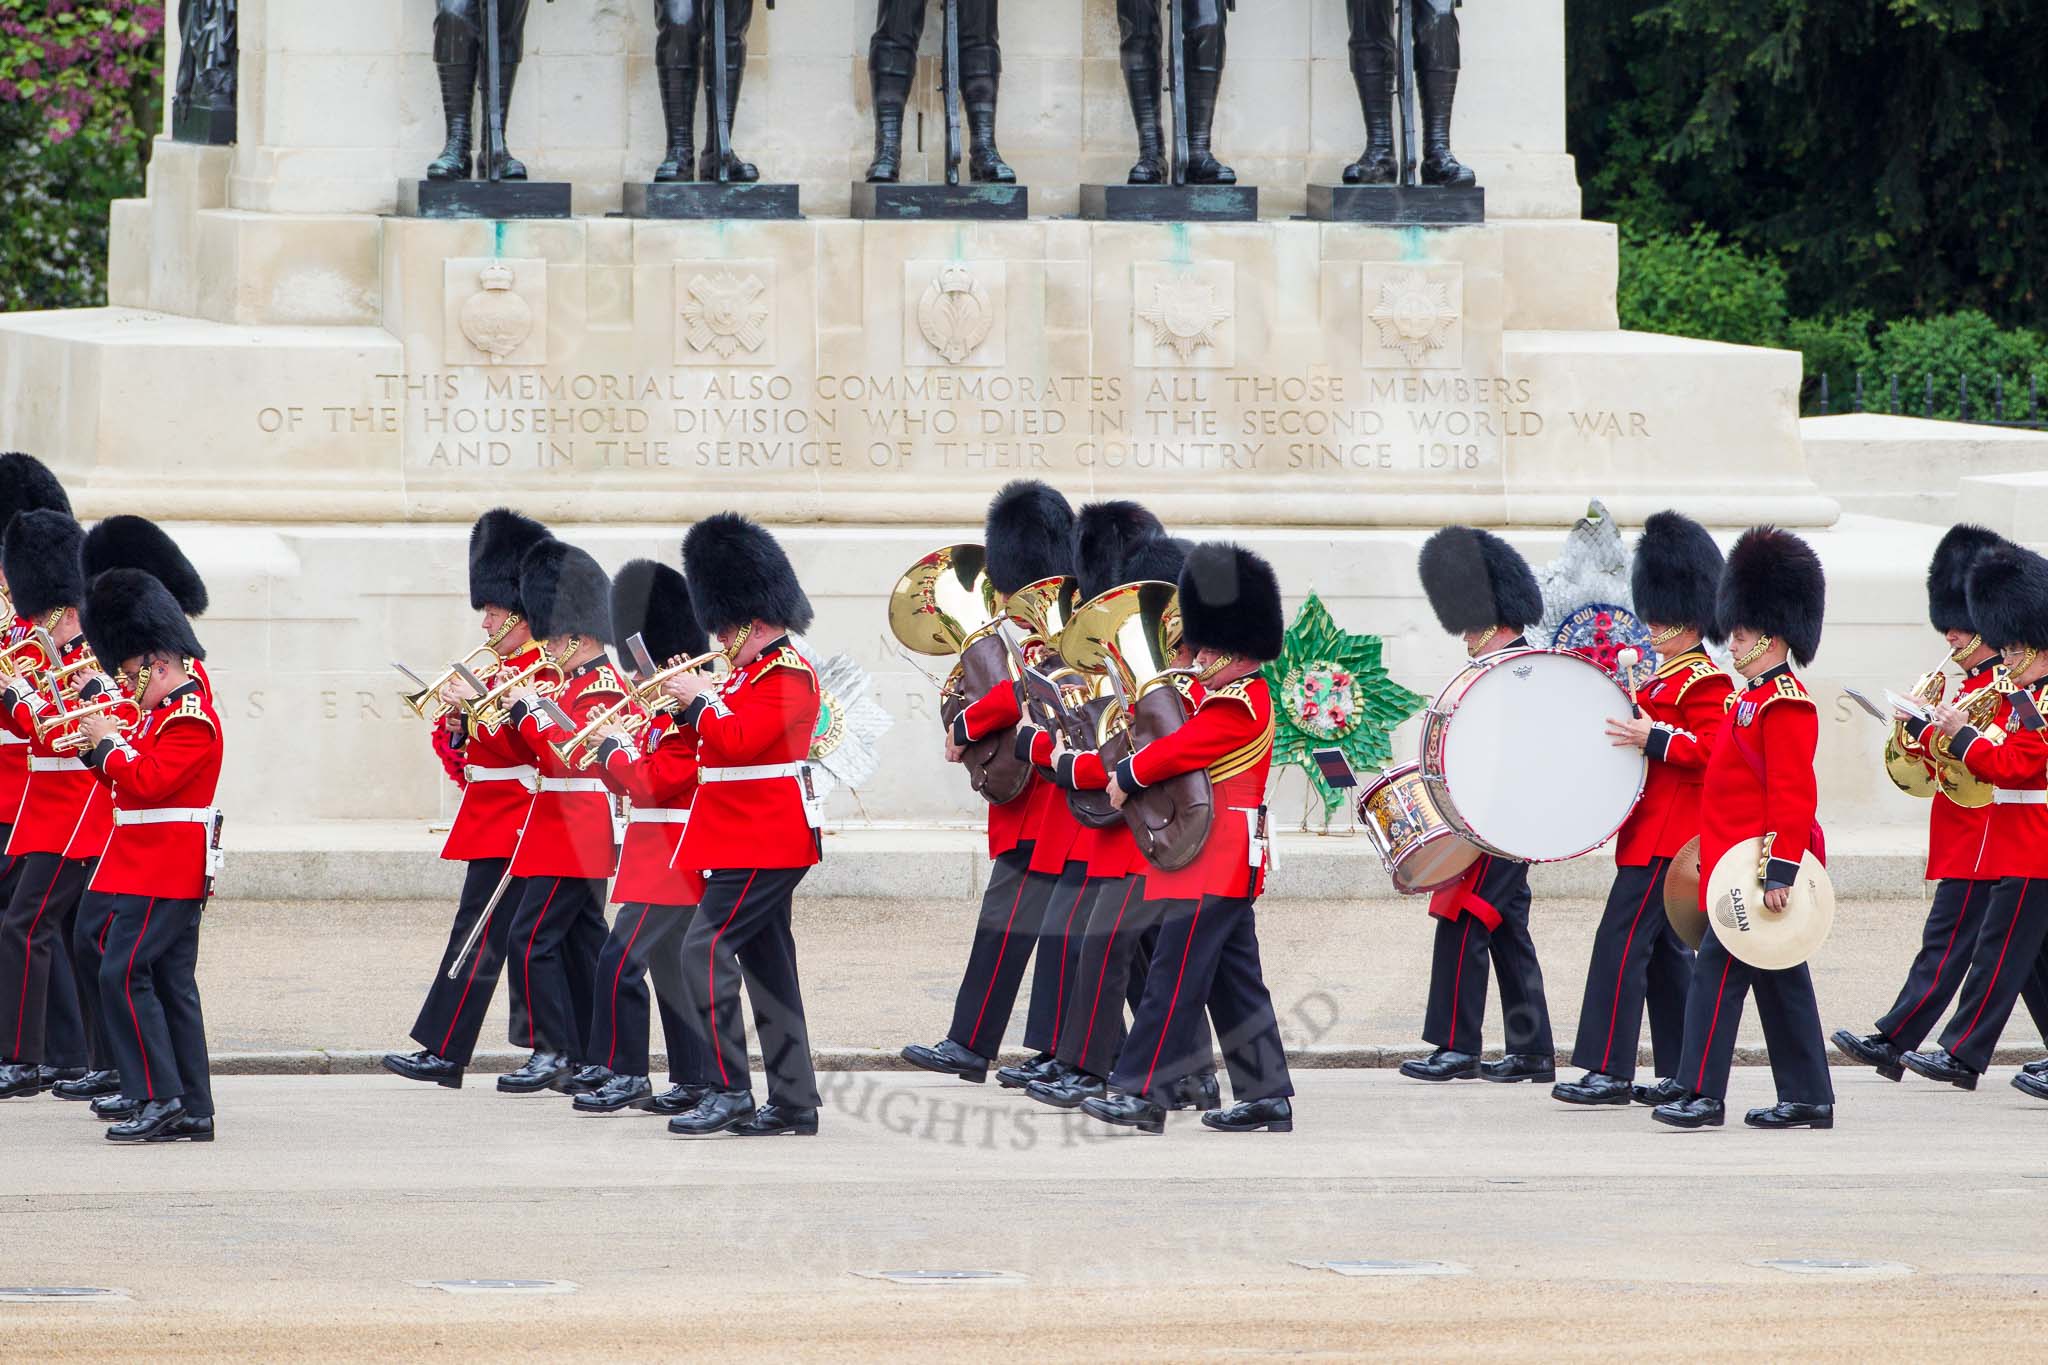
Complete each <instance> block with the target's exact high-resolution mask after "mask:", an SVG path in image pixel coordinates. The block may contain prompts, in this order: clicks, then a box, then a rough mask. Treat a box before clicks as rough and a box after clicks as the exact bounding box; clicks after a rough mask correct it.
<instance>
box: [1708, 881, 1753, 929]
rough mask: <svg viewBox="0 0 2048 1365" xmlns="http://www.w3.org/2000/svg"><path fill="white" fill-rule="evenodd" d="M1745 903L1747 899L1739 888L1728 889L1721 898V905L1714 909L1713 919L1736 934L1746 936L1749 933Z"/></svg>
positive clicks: (1747, 910) (1747, 909)
mask: <svg viewBox="0 0 2048 1365" xmlns="http://www.w3.org/2000/svg"><path fill="white" fill-rule="evenodd" d="M1747 901H1748V897H1747V896H1745V895H1744V894H1743V890H1742V888H1741V887H1739V886H1738V887H1731V888H1729V891H1728V894H1727V895H1726V896H1725V897H1723V898H1722V900H1721V903H1720V904H1719V905H1717V906H1715V907H1714V918H1715V919H1716V920H1717V921H1719V922H1720V923H1721V924H1722V925H1724V926H1726V927H1728V928H1731V929H1733V930H1735V931H1736V932H1737V933H1741V934H1746V933H1748V932H1750V923H1749V907H1748V905H1747Z"/></svg>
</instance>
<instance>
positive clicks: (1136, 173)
mask: <svg viewBox="0 0 2048 1365" xmlns="http://www.w3.org/2000/svg"><path fill="white" fill-rule="evenodd" d="M1170 178H1171V177H1170V175H1169V173H1168V170H1167V165H1166V158H1165V157H1164V156H1150V155H1140V156H1139V157H1138V159H1137V161H1136V162H1135V163H1133V164H1132V166H1131V173H1130V174H1129V175H1128V176H1126V177H1125V178H1124V183H1125V184H1127V185H1164V184H1165V183H1166V182H1167V181H1168V180H1169V179H1170Z"/></svg>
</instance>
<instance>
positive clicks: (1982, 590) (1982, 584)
mask: <svg viewBox="0 0 2048 1365" xmlns="http://www.w3.org/2000/svg"><path fill="white" fill-rule="evenodd" d="M1968 595H1969V611H1970V620H1971V622H1972V623H1974V625H1975V627H1976V631H1977V633H1978V634H1979V635H1982V636H1983V637H1984V643H1985V644H1987V645H1990V646H1991V647H1992V648H1993V649H2004V648H2006V647H2007V646H2021V645H2032V646H2034V647H2035V648H2037V649H2048V559H2043V558H2042V557H2041V556H2040V555H2038V554H2035V553H2034V552H2033V551H2032V550H2028V549H2023V548H2022V547H2020V546H2018V545H2012V544H2004V545H1994V546H1993V547H1992V548H1990V549H1988V550H1985V551H1983V552H1982V553H1981V554H1979V555H1978V556H1977V558H1976V561H1975V562H1974V563H1973V564H1971V566H1970V582H1969V590H1968Z"/></svg>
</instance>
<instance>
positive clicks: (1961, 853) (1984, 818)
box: [1903, 655, 2002, 881]
mask: <svg viewBox="0 0 2048 1365" xmlns="http://www.w3.org/2000/svg"><path fill="white" fill-rule="evenodd" d="M1997 676H1998V658H1997V656H1996V655H1994V656H1993V657H1991V658H1989V659H1986V660H1985V661H1984V662H1983V663H1981V664H1978V665H1977V666H1976V667H1975V668H1973V669H1971V670H1970V671H1969V672H1967V673H1965V674H1964V675H1963V683H1962V687H1961V689H1960V690H1959V691H1958V692H1957V693H1956V697H1957V700H1958V703H1959V704H1960V700H1961V698H1963V697H1967V696H1969V695H1970V694H1972V693H1974V692H1981V691H1983V690H1984V689H1985V688H1987V687H1989V686H1991V683H1992V680H1993V679H1995V678H1996V677H1997ZM2001 705H2002V703H2001ZM1926 739H1927V734H1926V732H1925V731H1922V732H1921V734H1920V737H1919V738H1918V739H1912V740H1908V741H1907V742H1906V743H1905V745H1904V746H1903V747H1904V749H1905V751H1906V752H1907V753H1909V754H1915V755H1918V756H1920V757H1923V758H1924V757H1925V756H1926V754H1927V747H1926ZM1994 809H1996V807H1995V806H1992V805H1986V806H1976V807H1970V806H1959V805H1957V804H1956V803H1955V802H1953V801H1951V800H1949V799H1948V795H1947V794H1946V793H1945V792H1942V791H1941V790H1939V789H1938V788H1937V789H1936V791H1935V793H1934V799H1933V800H1931V801H1929V802H1928V811H1927V879H1928V880H1929V881H1941V880H1943V879H1945V878H1948V877H1961V878H1963V879H1965V880H1966V881H1984V880H1989V879H1991V878H1993V877H1995V876H1996V875H1997V874H1996V873H1994V872H1992V871H1991V870H1990V854H1991V819H1992V815H1991V813H1992V811H1993V810H1994Z"/></svg>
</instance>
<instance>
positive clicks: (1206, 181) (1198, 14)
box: [1179, 0, 1237, 185]
mask: <svg viewBox="0 0 2048 1365" xmlns="http://www.w3.org/2000/svg"><path fill="white" fill-rule="evenodd" d="M1179 3H1180V4H1181V5H1182V6H1183V7H1184V8H1183V10H1182V13H1183V15H1184V18H1183V20H1182V24H1183V32H1184V34H1185V38H1186V42H1187V73H1188V183H1189V184H1190V185H1235V184H1236V183H1237V172H1236V171H1233V170H1232V169H1230V167H1228V166H1226V165H1224V164H1223V163H1222V162H1220V161H1218V160H1217V159H1216V157H1215V154H1214V153H1212V152H1211V151H1210V150H1209V129H1210V125H1211V124H1213V123H1214V122H1215V121H1216V92H1217V91H1218V90H1219V89H1220V88H1221V87H1222V85H1223V49H1224V41H1223V40H1224V26H1225V24H1226V23H1227V22H1228V15H1227V11H1226V10H1225V8H1224V4H1223V0H1179Z"/></svg>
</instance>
